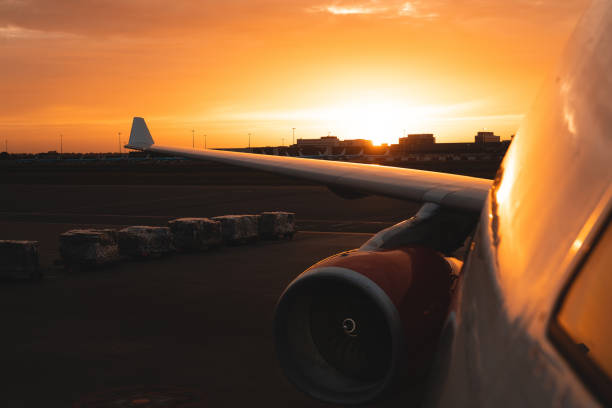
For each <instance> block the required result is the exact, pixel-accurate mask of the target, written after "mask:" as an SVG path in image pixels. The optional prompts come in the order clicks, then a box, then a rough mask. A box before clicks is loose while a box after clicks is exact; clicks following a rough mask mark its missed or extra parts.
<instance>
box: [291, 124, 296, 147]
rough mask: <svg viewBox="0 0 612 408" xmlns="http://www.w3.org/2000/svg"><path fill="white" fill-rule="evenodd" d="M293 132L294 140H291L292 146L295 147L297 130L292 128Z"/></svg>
mask: <svg viewBox="0 0 612 408" xmlns="http://www.w3.org/2000/svg"><path fill="white" fill-rule="evenodd" d="M291 130H293V139H291V144H292V145H294V144H295V128H291Z"/></svg>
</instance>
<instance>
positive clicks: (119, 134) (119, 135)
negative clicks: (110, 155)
mask: <svg viewBox="0 0 612 408" xmlns="http://www.w3.org/2000/svg"><path fill="white" fill-rule="evenodd" d="M117 140H118V141H119V154H120V155H121V132H118V133H117Z"/></svg>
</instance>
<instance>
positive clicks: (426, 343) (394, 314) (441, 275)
mask: <svg viewBox="0 0 612 408" xmlns="http://www.w3.org/2000/svg"><path fill="white" fill-rule="evenodd" d="M451 275H452V270H451V267H450V265H449V263H448V262H447V261H446V260H445V259H444V258H443V256H442V255H440V254H439V253H437V252H436V251H434V250H432V249H429V248H426V247H404V248H400V249H393V250H379V251H370V252H369V251H348V252H343V253H340V254H338V255H334V256H332V257H330V258H327V259H325V260H323V261H321V262H319V263H317V264H315V265H313V266H312V267H310V268H309V269H308V270H306V271H305V272H303V273H302V274H301V275H299V276H298V277H297V278H296V279H295V280H294V281H293V282H291V284H290V285H289V286H288V287H287V289H285V291H284V293H283V294H282V296H281V298H280V299H279V301H278V304H277V306H276V314H275V319H274V332H275V338H276V350H277V354H278V358H279V362H280V365H281V368H282V369H283V371H284V373H285V375H286V376H287V378H288V379H289V380H290V381H291V382H292V383H293V384H294V385H295V386H296V387H297V388H299V389H300V390H302V391H304V392H305V393H307V394H309V395H310V396H312V397H315V398H318V399H320V400H324V401H328V402H335V403H341V404H359V403H364V402H367V401H371V400H373V399H376V398H377V397H379V396H381V395H382V394H383V393H385V392H386V391H388V390H389V389H391V388H392V386H393V385H394V384H396V383H397V382H398V380H400V379H402V380H409V379H417V378H422V377H423V376H424V375H425V374H426V373H427V370H428V368H429V366H430V364H431V362H432V360H433V356H434V352H435V349H436V345H437V341H438V336H439V334H440V330H441V328H442V325H443V322H444V319H445V318H446V314H447V310H448V306H449V302H450V288H451V283H452V278H451Z"/></svg>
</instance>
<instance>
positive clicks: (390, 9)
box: [307, 0, 438, 19]
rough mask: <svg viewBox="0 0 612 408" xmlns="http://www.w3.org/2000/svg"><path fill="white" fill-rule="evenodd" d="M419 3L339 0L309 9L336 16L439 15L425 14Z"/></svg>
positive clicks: (396, 0) (392, 0)
mask: <svg viewBox="0 0 612 408" xmlns="http://www.w3.org/2000/svg"><path fill="white" fill-rule="evenodd" d="M424 9H425V8H424V7H423V6H422V5H421V4H420V2H419V1H408V2H407V1H398V0H387V1H384V0H383V1H381V0H370V1H366V2H361V3H355V2H352V3H347V2H343V1H340V0H337V1H335V2H333V3H331V4H323V5H318V6H314V7H310V8H309V9H307V11H309V12H319V13H330V14H334V15H360V14H361V15H368V14H371V15H378V16H380V17H385V18H397V17H409V18H425V19H432V18H434V17H437V16H438V14H437V13H432V12H425V11H424Z"/></svg>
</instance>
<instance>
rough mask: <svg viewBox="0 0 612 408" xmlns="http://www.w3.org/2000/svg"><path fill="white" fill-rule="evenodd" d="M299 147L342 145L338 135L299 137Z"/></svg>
mask: <svg viewBox="0 0 612 408" xmlns="http://www.w3.org/2000/svg"><path fill="white" fill-rule="evenodd" d="M296 145H297V146H298V147H324V148H325V147H335V146H339V145H340V139H338V136H322V137H320V138H318V139H298V140H297V143H296Z"/></svg>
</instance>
